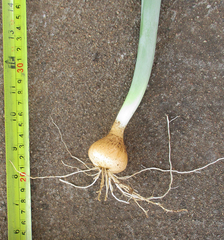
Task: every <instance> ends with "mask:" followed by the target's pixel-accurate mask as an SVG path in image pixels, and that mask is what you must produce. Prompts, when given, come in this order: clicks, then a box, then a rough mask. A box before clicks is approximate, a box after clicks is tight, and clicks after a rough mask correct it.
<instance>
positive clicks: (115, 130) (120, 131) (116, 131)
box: [109, 120, 125, 138]
mask: <svg viewBox="0 0 224 240" xmlns="http://www.w3.org/2000/svg"><path fill="white" fill-rule="evenodd" d="M124 129H125V127H123V126H121V124H120V122H118V121H117V120H115V122H114V124H113V126H112V128H111V130H110V132H109V134H110V133H111V134H113V135H116V136H118V137H121V138H123V137H124Z"/></svg>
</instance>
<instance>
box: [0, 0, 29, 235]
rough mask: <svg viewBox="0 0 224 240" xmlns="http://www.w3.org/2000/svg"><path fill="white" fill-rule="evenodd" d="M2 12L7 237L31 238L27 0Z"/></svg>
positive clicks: (6, 1)
mask: <svg viewBox="0 0 224 240" xmlns="http://www.w3.org/2000/svg"><path fill="white" fill-rule="evenodd" d="M2 16H3V61H4V100H5V148H6V174H7V216H8V239H9V240H14V239H15V240H17V239H20V240H25V239H26V240H28V239H29V240H31V239H32V230H31V197H30V179H29V178H28V177H26V176H25V175H24V174H27V175H29V174H30V158H29V113H28V71H27V36H26V32H27V30H26V1H25V0H2ZM10 161H11V162H12V163H13V164H14V165H15V167H16V168H17V169H18V170H19V171H20V172H21V173H18V172H16V171H15V169H14V168H13V166H12V164H11V163H10Z"/></svg>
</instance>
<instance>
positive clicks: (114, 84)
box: [0, 0, 224, 240]
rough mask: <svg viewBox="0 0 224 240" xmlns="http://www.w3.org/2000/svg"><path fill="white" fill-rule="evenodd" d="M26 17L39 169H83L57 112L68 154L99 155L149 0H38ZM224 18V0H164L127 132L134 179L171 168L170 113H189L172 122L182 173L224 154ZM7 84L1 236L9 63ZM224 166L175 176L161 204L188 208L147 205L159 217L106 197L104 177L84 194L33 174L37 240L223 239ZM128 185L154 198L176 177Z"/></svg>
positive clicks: (34, 158)
mask: <svg viewBox="0 0 224 240" xmlns="http://www.w3.org/2000/svg"><path fill="white" fill-rule="evenodd" d="M27 19H28V52H29V109H30V147H31V174H32V175H33V176H43V175H50V174H57V175H58V174H65V173H67V172H68V171H69V169H67V168H66V167H64V166H63V165H62V164H61V160H62V159H63V160H64V161H65V162H66V163H68V164H71V165H74V166H80V165H79V164H78V163H76V162H75V161H74V160H73V159H71V158H70V156H69V154H68V153H67V152H66V150H65V148H64V146H63V144H62V143H61V141H60V138H59V135H58V132H57V129H56V128H55V127H54V126H53V124H52V122H51V120H50V115H52V116H53V118H54V120H55V122H56V123H57V124H58V126H59V127H60V129H61V131H62V133H63V136H64V140H65V142H66V143H67V145H68V148H69V150H70V151H71V152H72V153H73V154H74V155H76V156H78V157H80V158H82V159H84V160H85V161H86V162H89V161H88V156H87V151H88V147H89V146H90V145H91V144H92V143H93V142H94V141H96V140H97V139H99V138H101V137H102V136H104V135H105V134H106V133H107V132H108V130H109V129H110V127H111V125H112V123H113V121H114V119H115V117H116V114H117V113H118V111H119V109H120V107H121V105H122V103H123V100H124V98H125V96H126V94H127V92H128V89H129V86H130V83H131V78H132V75H133V70H134V64H135V60H136V52H137V45H138V34H139V23H140V22H139V21H140V0H137V1H133V0H116V1H100V0H94V1H90V0H79V1H78V0H75V1H71V0H54V1H43V0H39V1H37V0H34V1H31V0H28V1H27ZM223 19H224V1H222V0H217V1H213V0H201V1H200V0H189V1H185V0H179V1H177V0H164V1H162V8H161V17H160V25H159V33H158V44H157V49H156V57H155V64H154V67H153V71H152V76H151V79H150V81H149V86H148V89H147V92H146V94H145V96H144V99H143V101H142V103H141V105H140V107H139V108H138V110H137V112H136V114H135V115H134V117H133V118H132V120H131V122H130V124H129V125H128V127H127V129H126V131H125V142H126V145H127V151H128V154H129V165H128V168H127V169H126V171H125V172H124V173H123V174H131V173H134V172H135V171H138V170H140V169H142V168H143V167H151V166H156V167H161V168H168V167H169V165H168V145H167V144H168V140H167V132H166V131H167V130H166V120H165V114H169V116H170V118H174V117H176V116H180V117H179V118H178V119H176V120H175V121H173V122H172V123H171V132H172V149H173V152H172V160H173V167H174V169H177V170H181V171H183V170H191V169H194V168H198V167H200V166H203V165H205V164H207V163H209V162H211V161H213V160H215V159H217V158H220V157H223V156H224V148H223V139H224V134H223V130H224V121H223V117H224V103H223V102H224V97H223V92H224V81H223V80H224V79H223V76H224V65H223V64H224V61H223V59H224V58H223V54H224V48H223V43H224V33H223V30H224V22H223ZM0 36H1V38H2V35H0ZM1 55H2V47H1ZM0 91H1V93H0V94H1V101H0V109H1V113H2V114H1V116H2V117H1V125H0V127H1V128H0V131H1V132H0V133H1V134H0V141H1V145H0V154H1V161H0V166H1V181H0V239H7V215H6V182H5V161H4V117H3V111H4V110H3V73H2V58H1V79H0ZM223 166H224V165H223V162H220V163H218V164H216V165H213V166H211V167H209V168H208V169H206V170H204V171H201V173H195V174H190V175H182V176H180V175H175V176H174V185H173V187H174V188H175V189H173V190H172V191H171V192H170V194H169V195H168V196H167V197H166V198H164V199H163V200H162V201H161V203H162V204H163V205H164V206H165V207H167V208H171V209H180V208H186V209H188V212H187V213H165V212H164V211H163V210H162V209H160V208H158V207H156V206H152V205H146V204H145V205H144V204H143V205H144V207H146V208H147V209H149V212H148V214H149V218H146V217H145V215H144V213H143V212H142V211H141V210H140V209H139V208H138V207H137V206H136V205H135V204H134V203H133V202H132V203H131V204H130V205H125V204H122V203H119V202H117V201H116V200H115V199H114V198H113V197H112V196H111V195H110V196H109V199H108V201H107V202H104V201H101V202H99V201H97V200H96V197H97V193H96V191H97V190H98V188H99V183H98V184H96V185H95V186H93V187H92V188H89V189H86V190H80V189H74V188H72V187H70V186H68V185H65V184H62V183H61V182H59V181H58V180H52V179H47V180H33V181H32V224H33V239H35V240H39V239H43V240H48V239H54V240H62V239H102V240H103V239H122V240H125V239H173V240H174V239H212V240H215V239H224V237H223V236H224V216H223V214H224V212H223V204H224V201H223V199H224V185H223ZM71 181H72V179H71ZM73 182H75V183H77V184H88V183H89V182H90V179H89V178H86V177H84V176H80V177H79V178H76V179H73ZM129 184H131V186H133V187H135V188H136V189H138V190H139V192H140V193H142V194H144V195H147V196H150V195H151V194H154V195H158V194H162V193H164V192H165V191H166V189H167V187H168V184H169V180H168V175H167V174H159V173H156V172H148V173H145V174H142V175H139V176H138V177H136V178H134V179H133V180H132V181H130V182H129Z"/></svg>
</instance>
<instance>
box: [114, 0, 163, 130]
mask: <svg viewBox="0 0 224 240" xmlns="http://www.w3.org/2000/svg"><path fill="white" fill-rule="evenodd" d="M141 4H142V5H141V25H140V36H139V45H138V54H137V61H136V65H135V71H134V76H133V80H132V83H131V87H130V90H129V92H128V95H127V97H126V99H125V102H124V104H123V106H122V107H121V109H120V111H119V113H118V115H117V118H116V120H117V121H118V122H119V123H120V125H121V126H122V127H126V125H127V124H128V122H129V121H130V119H131V117H132V116H133V114H134V112H135V111H136V109H137V108H138V106H139V104H140V102H141V100H142V98H143V95H144V93H145V90H146V88H147V85H148V81H149V77H150V75H151V70H152V66H153V61H154V55H155V48H156V38H157V29H158V24H159V12H160V5H161V0H142V3H141Z"/></svg>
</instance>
